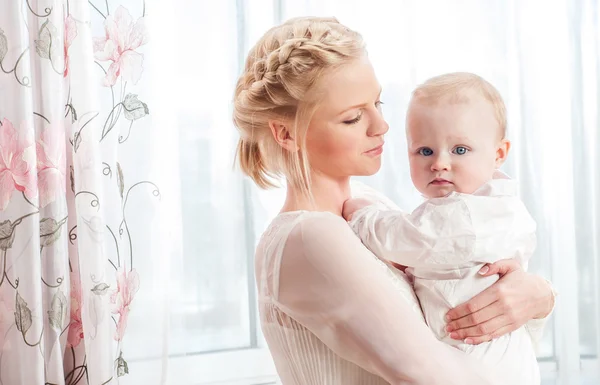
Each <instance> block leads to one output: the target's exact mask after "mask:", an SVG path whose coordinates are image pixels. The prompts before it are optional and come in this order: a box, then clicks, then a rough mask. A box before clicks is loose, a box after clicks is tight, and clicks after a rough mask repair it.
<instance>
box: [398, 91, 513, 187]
mask: <svg viewBox="0 0 600 385" xmlns="http://www.w3.org/2000/svg"><path fill="white" fill-rule="evenodd" d="M406 124H407V127H406V130H407V141H408V152H409V161H410V174H411V178H412V181H413V184H414V185H415V187H416V188H417V189H418V190H419V192H421V194H423V195H424V196H426V197H428V198H436V197H443V196H445V195H447V194H449V193H450V192H452V191H456V192H461V193H467V194H471V193H473V192H475V190H477V189H478V188H479V187H481V186H482V185H483V184H484V183H485V182H487V181H488V180H490V179H491V178H492V175H493V173H494V170H495V169H496V168H498V167H499V166H500V164H501V163H502V162H503V160H504V159H503V158H504V156H501V154H499V151H502V150H501V148H502V143H503V141H504V140H503V139H502V135H501V133H500V128H499V125H498V121H497V120H496V118H495V115H494V109H493V106H492V105H491V104H490V103H489V102H487V101H486V100H479V99H478V98H472V100H469V101H465V102H457V103H454V102H440V103H437V104H435V105H427V104H420V103H419V102H418V101H413V102H412V103H411V105H410V107H409V110H408V115H407V120H406ZM504 142H505V141H504ZM506 150H507V148H506ZM499 157H500V158H501V159H499Z"/></svg>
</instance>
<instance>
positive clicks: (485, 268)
mask: <svg viewBox="0 0 600 385" xmlns="http://www.w3.org/2000/svg"><path fill="white" fill-rule="evenodd" d="M488 271H490V268H489V267H487V266H484V267H482V268H481V269H479V274H481V275H484V274H485V273H487V272H488Z"/></svg>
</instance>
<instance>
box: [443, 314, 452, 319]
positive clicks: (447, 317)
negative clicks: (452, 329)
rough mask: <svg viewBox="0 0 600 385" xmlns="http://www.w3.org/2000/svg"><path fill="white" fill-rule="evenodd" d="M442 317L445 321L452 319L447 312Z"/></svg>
mask: <svg viewBox="0 0 600 385" xmlns="http://www.w3.org/2000/svg"><path fill="white" fill-rule="evenodd" d="M444 319H445V320H446V321H452V318H450V316H449V315H448V314H446V316H445V317H444Z"/></svg>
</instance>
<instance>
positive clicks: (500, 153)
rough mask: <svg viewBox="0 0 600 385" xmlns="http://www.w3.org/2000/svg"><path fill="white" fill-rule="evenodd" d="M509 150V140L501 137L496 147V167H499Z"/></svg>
mask: <svg viewBox="0 0 600 385" xmlns="http://www.w3.org/2000/svg"><path fill="white" fill-rule="evenodd" d="M509 151H510V140H508V139H502V140H501V141H500V143H499V144H498V147H497V148H496V168H500V166H502V165H503V164H504V161H506V158H507V157H508V152H509Z"/></svg>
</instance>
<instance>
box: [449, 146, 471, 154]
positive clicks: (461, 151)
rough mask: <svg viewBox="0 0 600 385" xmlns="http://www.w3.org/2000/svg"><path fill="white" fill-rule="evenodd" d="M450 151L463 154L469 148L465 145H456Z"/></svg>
mask: <svg viewBox="0 0 600 385" xmlns="http://www.w3.org/2000/svg"><path fill="white" fill-rule="evenodd" d="M452 152H453V153H455V154H456V155H464V154H466V153H467V152H469V150H468V149H467V148H466V147H463V146H458V147H456V148H455V149H454V151H452Z"/></svg>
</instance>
